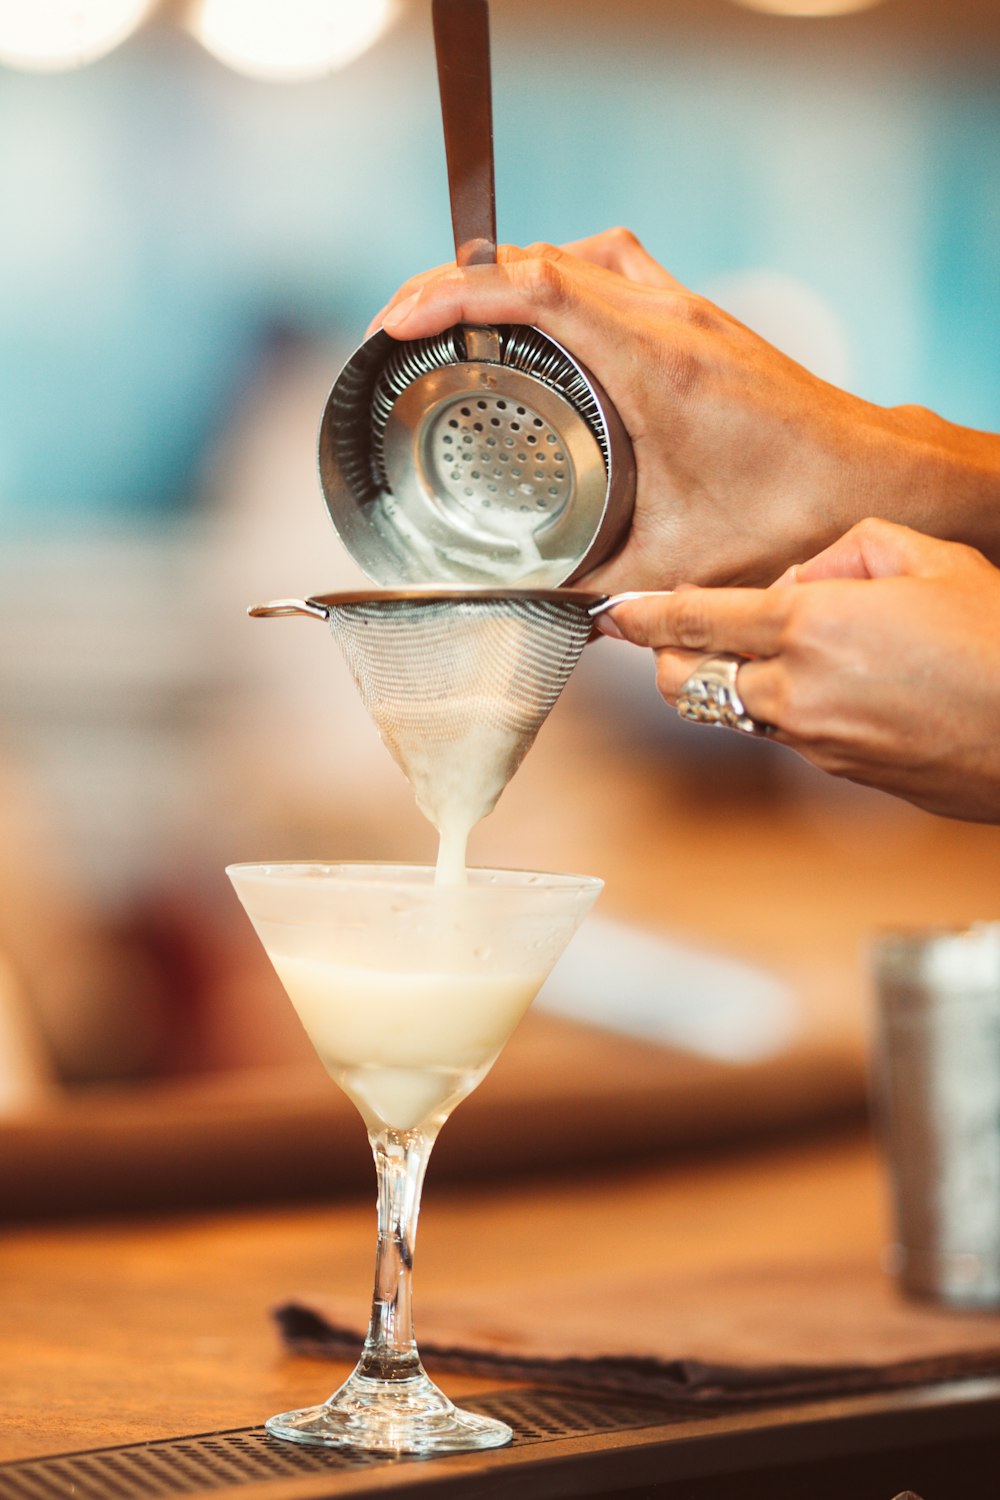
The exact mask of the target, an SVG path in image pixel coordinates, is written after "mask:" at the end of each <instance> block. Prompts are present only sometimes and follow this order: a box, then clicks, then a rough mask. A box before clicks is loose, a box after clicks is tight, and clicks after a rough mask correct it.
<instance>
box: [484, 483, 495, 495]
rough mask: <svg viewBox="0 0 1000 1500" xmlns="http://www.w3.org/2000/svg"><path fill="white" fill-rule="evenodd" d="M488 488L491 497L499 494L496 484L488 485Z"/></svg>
mask: <svg viewBox="0 0 1000 1500" xmlns="http://www.w3.org/2000/svg"><path fill="white" fill-rule="evenodd" d="M486 488H487V489H488V490H489V492H490V494H491V495H495V494H496V492H497V487H496V485H495V484H488V485H487V486H486Z"/></svg>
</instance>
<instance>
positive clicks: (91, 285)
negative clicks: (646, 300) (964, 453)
mask: <svg viewBox="0 0 1000 1500" xmlns="http://www.w3.org/2000/svg"><path fill="white" fill-rule="evenodd" d="M895 3H896V4H897V5H902V4H905V0H895ZM651 9H654V10H655V7H652V8H651ZM712 9H713V7H711V6H709V7H708V10H712ZM714 9H715V11H716V12H717V11H718V6H716V7H715V8H714ZM530 14H531V13H530V12H529V11H528V10H527V9H525V8H524V7H516V6H512V7H510V8H509V9H507V10H504V9H501V10H500V11H499V13H498V14H496V15H495V23H494V71H495V85H494V87H495V112H496V136H497V155H498V169H497V185H498V198H499V228H500V234H501V237H502V238H504V239H509V240H514V241H518V242H525V241H530V240H532V239H540V238H543V239H551V240H562V239H567V238H573V237H576V236H578V235H581V234H585V233H588V232H592V231H593V230H595V229H597V228H599V227H603V226H605V225H607V224H612V223H618V222H620V223H626V224H629V225H630V226H631V227H633V228H634V229H635V230H636V231H637V232H638V233H639V234H640V235H641V236H642V238H643V239H644V240H645V242H646V243H647V245H648V246H649V247H650V249H652V250H653V251H654V253H656V254H657V255H658V256H659V257H660V258H661V259H662V260H664V261H665V262H666V263H667V264H668V265H669V266H670V267H671V269H672V270H673V271H674V272H675V273H676V274H677V275H679V276H680V277H681V278H682V279H683V280H684V281H686V282H687V283H688V284H689V285H692V286H694V287H698V288H706V287H711V285H712V283H713V281H714V280H717V279H718V278H720V277H723V278H724V277H726V276H729V275H732V274H733V273H737V272H740V271H741V270H744V269H747V268H757V269H761V268H764V269H767V270H771V271H775V272H780V273H784V274H785V275H788V276H791V277H794V278H795V279H796V280H797V281H799V282H801V283H803V284H804V285H805V286H807V287H808V288H810V289H812V290H813V291H814V292H815V293H816V294H817V295H818V296H820V297H821V298H822V299H823V300H824V302H825V303H826V305H827V306H828V307H829V308H831V309H832V310H833V312H834V313H835V314H836V316H837V318H838V319H839V320H840V323H841V325H842V326H843V328H844V330H845V332H846V338H847V344H848V347H849V351H850V384H851V386H852V388H854V389H856V390H857V391H859V392H860V393H861V394H863V395H865V396H867V397H869V398H871V399H872V400H875V401H878V402H885V403H896V402H902V401H918V402H922V403H925V404H927V405H930V406H932V407H934V408H936V409H937V410H939V411H941V412H942V413H944V414H945V415H946V416H949V417H951V418H953V419H954V420H957V421H960V422H965V423H968V424H970V425H974V426H982V427H994V428H995V427H1000V292H998V285H1000V276H998V271H1000V250H998V245H1000V89H998V87H997V84H996V79H995V77H994V76H992V75H991V72H990V70H989V69H982V68H976V67H973V68H970V69H964V68H962V67H956V66H954V65H950V66H947V67H945V66H939V65H937V64H936V63H935V62H934V60H933V56H932V54H930V53H927V52H921V51H919V50H915V51H912V52H906V51H902V52H900V53H899V54H898V55H891V56H887V53H886V50H885V48H884V47H883V48H875V49H872V50H871V51H870V52H869V51H868V50H867V49H866V44H865V38H866V32H865V28H864V24H863V23H861V22H854V23H852V25H851V27H850V29H847V23H844V26H845V29H844V30H843V31H842V32H840V33H839V34H838V33H837V32H836V31H835V30H834V29H833V28H834V27H835V24H836V23H833V22H825V23H817V26H816V29H815V30H813V31H811V32H809V33H808V35H807V28H804V27H803V26H802V25H801V23H800V24H799V25H797V26H796V28H795V31H794V36H795V37H796V38H797V39H801V38H803V37H805V41H804V42H801V43H800V42H799V41H798V40H797V41H796V45H795V46H794V47H789V46H788V45H787V43H786V38H787V37H788V36H789V35H791V34H792V33H789V32H782V29H781V28H782V24H783V23H781V22H776V21H774V20H773V18H772V19H765V18H760V21H759V26H757V29H754V27H755V25H756V23H754V22H751V21H750V20H749V19H747V18H744V20H743V22H742V23H741V28H740V31H739V45H737V44H736V42H735V41H733V39H731V38H727V36H726V35H725V34H724V33H722V34H720V33H718V32H715V31H712V30H711V29H708V30H706V32H705V34H704V35H700V34H699V33H698V30H697V28H696V27H695V28H692V27H691V26H690V25H688V26H687V28H686V29H685V30H684V32H683V34H682V35H680V36H671V34H670V32H669V30H664V29H663V28H662V27H657V26H650V27H644V26H643V25H641V24H636V23H635V21H634V20H630V21H629V24H627V25H625V24H623V25H622V26H621V28H620V29H619V30H618V31H614V30H613V29H610V28H609V26H608V23H607V22H606V21H605V22H604V23H603V24H602V25H601V26H600V27H594V26H592V25H590V24H589V23H588V21H587V15H588V14H592V12H588V11H586V10H584V11H583V12H581V14H580V17H579V18H578V19H577V20H576V21H574V11H573V8H572V7H570V6H567V5H551V6H549V7H548V13H547V17H546V21H545V25H544V26H537V27H536V26H534V25H531V24H530ZM628 14H629V16H630V17H633V18H634V17H635V16H637V15H639V14H640V10H639V9H638V8H637V7H636V6H635V5H634V4H633V5H632V7H631V10H630V11H629V13H628ZM845 37H846V38H848V42H847V43H844V42H843V41H842V38H845ZM0 215H2V232H0V531H2V532H4V533H6V534H7V535H14V534H17V533H25V532H33V531H37V530H39V529H42V528H44V527H47V526H49V525H51V524H52V523H53V522H55V521H58V522H59V523H60V524H70V525H72V526H74V527H83V528H86V527H88V526H91V525H94V526H101V525H107V523H108V522H109V521H113V520H115V519H116V518H117V517H129V518H131V519H133V520H134V519H136V518H143V517H148V518H150V519H162V518H164V517H167V516H173V515H177V514H182V513H183V512H184V511H185V510H186V509H187V508H189V507H190V506H192V505H194V504H196V503H197V499H198V495H199V485H200V476H201V474H202V472H203V468H204V464H205V462H206V455H207V454H209V453H210V452H211V449H212V446H213V444H214V443H215V441H216V439H217V437H218V435H219V434H220V432H221V431H222V430H223V429H224V427H225V424H226V422H227V420H228V419H229V416H230V415H231V413H232V412H233V411H234V409H235V408H236V406H237V404H238V402H239V399H240V395H241V393H242V392H243V391H244V389H245V388H246V385H247V382H248V380H249V379H250V378H251V377H252V375H253V372H254V369H255V368H256V365H257V362H258V360H259V359H260V358H261V357H262V356H263V353H264V351H265V350H266V348H267V346H268V341H269V339H270V338H271V337H272V336H273V334H274V331H275V329H289V328H290V329H293V330H295V331H296V332H298V333H300V334H303V335H305V336H306V337H308V338H311V339H312V338H315V339H322V340H331V341H333V342H337V343H339V344H341V345H343V346H346V345H349V344H351V343H353V342H354V341H355V340H356V339H357V338H358V337H359V336H360V334H361V332H362V331H363V328H364V325H365V323H366V322H367V319H368V317H369V316H370V315H371V313H372V312H373V311H374V310H375V309H377V308H378V307H379V306H380V305H381V303H382V302H383V301H384V299H385V298H386V297H387V295H388V294H389V293H390V292H391V291H392V290H393V288H394V287H395V286H396V284H397V283H398V282H399V281H400V280H402V279H403V278H404V277H405V276H406V275H407V274H409V273H410V272H411V271H413V270H416V269H419V268H422V267H423V266H425V265H427V264H430V263H433V262H436V261H439V260H442V259H446V258H448V256H449V254H450V240H449V229H450V223H449V217H448V209H447V199H446V191H445V181H444V169H443V152H442V147H441V140H440V126H439V119H438V114H437V101H436V94H435V77H434V64H433V56H432V50H431V45H430V39H429V35H428V26H427V22H426V16H425V15H424V14H423V12H422V10H420V9H419V8H414V10H413V12H412V13H411V14H409V15H408V16H406V17H405V18H404V20H403V21H402V22H401V23H399V24H398V25H397V27H396V28H395V30H394V31H393V32H392V33H390V35H389V36H388V37H387V38H386V39H385V40H384V41H383V42H382V43H381V44H380V45H379V46H378V47H377V48H376V49H375V50H374V51H373V52H372V53H371V54H369V55H368V56H367V57H365V58H363V59H361V60H360V61H359V62H358V63H356V64H355V65H354V66H352V67H351V68H349V69H347V70H346V71H344V72H343V73H340V74H337V75H335V76H333V77H331V78H329V79H326V80H324V81H322V82H320V83H312V84H305V85H296V86H290V85H269V84H266V83H261V82H253V81H250V80H248V79H244V78H240V77H238V76H237V75H235V74H233V73H231V72H229V71H228V70H226V69H225V68H224V67H222V66H221V65H220V64H218V63H216V62H215V61H213V60H212V59H211V58H209V57H208V56H207V55H206V54H204V53H203V52H202V51H201V49H200V48H199V47H198V46H197V45H196V44H195V43H194V42H193V41H191V40H190V39H189V38H187V37H185V36H184V35H183V34H182V33H180V32H179V31H177V30H175V29H173V28H169V27H166V26H162V27H158V28H149V29H147V30H146V31H145V32H144V33H143V34H141V35H140V36H138V37H136V38H134V39H133V40H132V41H131V42H130V43H128V44H127V45H126V46H124V47H123V48H121V49H120V50H119V51H118V52H116V53H115V54H113V55H112V56H110V57H108V58H106V59H104V60H102V61H101V62H99V63H97V64H94V65H92V66H91V67H89V68H86V69H84V70H82V71H80V72H77V73H72V74H62V75H55V76H43V75H33V74H27V73H19V72H15V71H13V70H5V69H0Z"/></svg>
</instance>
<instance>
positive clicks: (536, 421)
mask: <svg viewBox="0 0 1000 1500" xmlns="http://www.w3.org/2000/svg"><path fill="white" fill-rule="evenodd" d="M534 425H535V426H536V427H544V426H545V423H544V422H543V421H542V419H541V417H535V419H534Z"/></svg>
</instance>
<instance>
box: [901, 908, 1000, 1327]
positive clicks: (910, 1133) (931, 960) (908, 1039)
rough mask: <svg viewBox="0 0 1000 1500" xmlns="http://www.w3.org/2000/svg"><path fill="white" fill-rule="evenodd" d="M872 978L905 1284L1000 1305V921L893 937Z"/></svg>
mask: <svg viewBox="0 0 1000 1500" xmlns="http://www.w3.org/2000/svg"><path fill="white" fill-rule="evenodd" d="M873 973H874V980H875V992H876V1046H875V1067H874V1073H875V1099H876V1109H877V1115H878V1120H879V1124H880V1128H881V1132H882V1136H883V1141H884V1145H885V1150H886V1155H887V1161H888V1169H889V1178H890V1187H891V1192H892V1199H893V1207H894V1213H895V1225H896V1238H897V1243H896V1244H895V1246H894V1247H893V1250H892V1259H893V1261H894V1264H895V1269H896V1270H897V1272H898V1275H899V1278H900V1282H901V1285H902V1286H903V1288H904V1290H906V1291H907V1292H909V1293H911V1294H912V1295H914V1296H918V1297H925V1298H930V1299H933V1300H935V1301H939V1302H942V1303H945V1304H948V1305H950V1306H954V1307H995V1306H1000V922H984V923H979V924H976V925H975V926H972V927H969V928H967V929H963V930H955V931H937V932H934V931H932V932H924V933H892V934H887V935H885V936H883V937H882V938H881V939H880V940H879V941H878V942H877V944H876V946H875V950H874V954H873Z"/></svg>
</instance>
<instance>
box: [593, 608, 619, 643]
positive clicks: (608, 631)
mask: <svg viewBox="0 0 1000 1500" xmlns="http://www.w3.org/2000/svg"><path fill="white" fill-rule="evenodd" d="M594 624H595V625H596V626H597V629H598V630H599V631H600V632H601V634H602V635H610V636H613V637H614V639H615V640H616V641H623V640H624V639H625V637H624V636H623V635H622V633H621V631H620V630H619V629H618V626H617V625H616V624H615V622H614V620H613V619H612V618H611V616H610V615H609V614H603V615H598V616H597V619H596V620H595V621H594Z"/></svg>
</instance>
